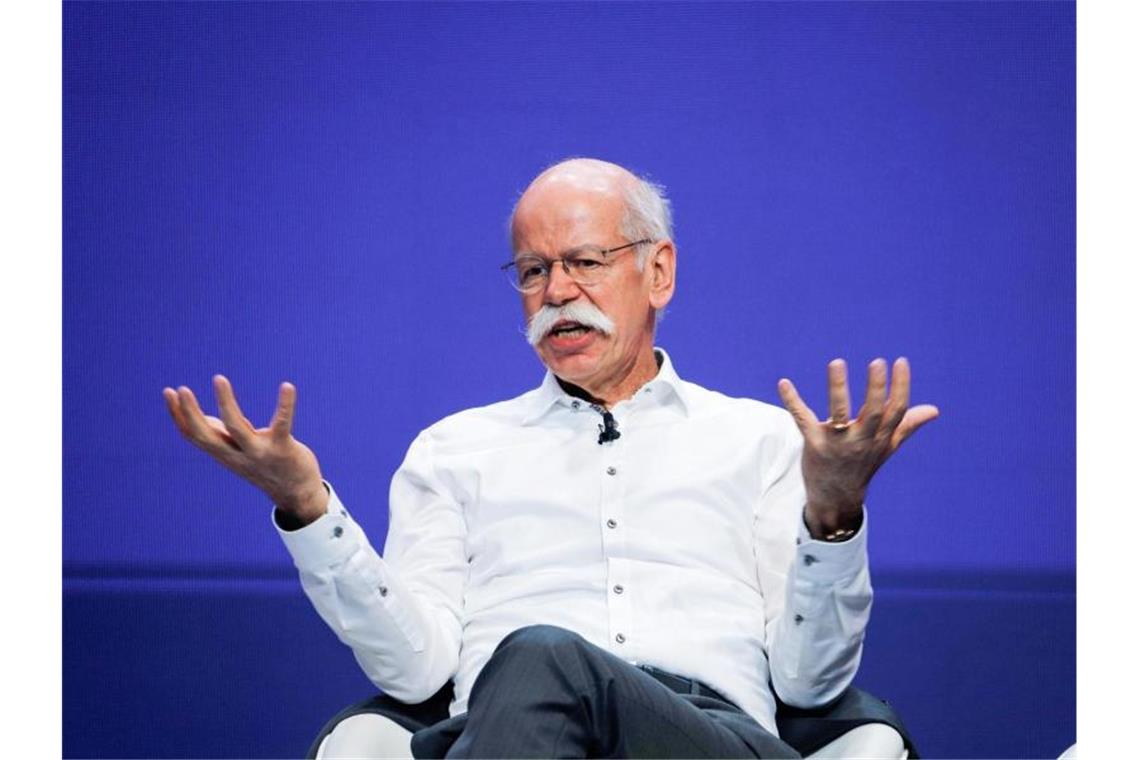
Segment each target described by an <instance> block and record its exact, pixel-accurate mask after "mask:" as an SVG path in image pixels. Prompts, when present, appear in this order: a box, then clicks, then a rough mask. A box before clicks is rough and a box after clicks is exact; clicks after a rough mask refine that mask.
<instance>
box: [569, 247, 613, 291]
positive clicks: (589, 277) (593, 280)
mask: <svg viewBox="0 0 1140 760" xmlns="http://www.w3.org/2000/svg"><path fill="white" fill-rule="evenodd" d="M565 261H566V266H567V267H568V268H569V269H570V276H571V277H573V278H574V281H575V282H577V283H578V284H579V285H597V284H598V283H599V282H600V281H601V279H602V275H603V274H604V273H605V271H606V260H605V257H604V256H603V255H602V254H601V252H600V251H582V252H580V253H576V254H574V255H573V256H567V257H566V259H565Z"/></svg>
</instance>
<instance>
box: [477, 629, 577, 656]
mask: <svg viewBox="0 0 1140 760" xmlns="http://www.w3.org/2000/svg"><path fill="white" fill-rule="evenodd" d="M585 646H588V644H587V642H586V640H585V639H584V638H582V637H581V636H579V635H578V634H577V633H574V632H573V631H570V630H567V629H566V628H559V627H558V626H556V625H528V626H525V627H523V628H519V629H518V630H515V631H511V632H510V633H508V634H507V635H506V637H504V638H503V640H502V641H500V642H499V646H497V647H495V652H494V654H495V655H498V654H499V653H501V652H506V651H508V650H509V651H510V652H512V653H515V654H529V655H542V654H544V653H554V652H564V651H572V650H576V649H581V648H583V647H585ZM493 656H494V655H493Z"/></svg>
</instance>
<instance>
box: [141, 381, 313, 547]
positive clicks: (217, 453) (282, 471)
mask: <svg viewBox="0 0 1140 760" xmlns="http://www.w3.org/2000/svg"><path fill="white" fill-rule="evenodd" d="M214 395H215V396H217V399H218V410H219V413H220V414H221V419H218V418H217V417H212V416H209V415H205V414H202V409H201V408H200V407H199V406H198V400H197V399H196V398H194V392H193V391H191V390H190V389H189V388H187V387H186V386H181V387H179V388H178V390H177V391H176V390H174V389H173V388H164V389H163V390H162V396H163V398H165V399H166V408H167V409H168V410H169V412H170V416H171V417H172V418H174V424H175V425H177V426H178V430H179V431H180V432H181V433H182V435H183V436H185V437H186V438H187V440H189V441H190V442H191V443H193V444H194V445H195V446H197V447H198V448H200V449H202V450H203V451H205V452H206V453H207V454H209V455H210V456H212V457H213V458H214V459H216V460H218V461H219V462H221V463H222V465H224V466H225V467H227V468H228V469H230V470H232V471H233V472H235V473H237V474H238V475H240V476H241V477H243V478H245V479H246V480H248V481H249V482H250V483H252V484H253V485H255V486H257V487H258V488H260V489H261V490H262V491H264V492H265V494H266V495H267V496H268V497H269V498H270V499H272V500H273V503H274V504H276V505H277V507H278V509H279V510H280V511H281V512H282V513H283V516H284V517H285V518H286V521H287V522H289V523H291V524H290V525H286V526H285V527H299V526H300V525H304V524H307V523H309V522H312V521H313V520H316V519H317V518H318V517H320V516H321V515H323V514H324V513H325V510H326V509H327V506H328V491H327V490H325V487H324V483H322V482H321V468H320V465H319V464H318V463H317V457H316V455H314V454H313V452H312V450H310V449H309V447H308V446H306V445H305V444H303V443H301V442H300V441H298V440H297V439H296V438H294V437H293V434H292V428H293V411H294V408H295V407H296V403H297V389H296V388H294V387H293V385H292V384H290V383H282V384H281V389H280V390H279V391H278V395H277V410H276V412H274V414H273V419H272V420H271V421H270V423H269V427H264V428H254V426H253V424H252V423H251V422H250V421H249V420H248V419H246V417H245V415H243V414H242V411H241V408H240V407H239V406H238V402H237V398H235V396H234V391H233V388H232V387H231V386H230V382H229V380H227V379H226V378H225V377H223V376H222V375H214Z"/></svg>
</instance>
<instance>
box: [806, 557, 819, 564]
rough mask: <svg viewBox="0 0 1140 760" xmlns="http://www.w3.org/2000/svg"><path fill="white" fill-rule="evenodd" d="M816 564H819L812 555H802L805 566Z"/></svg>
mask: <svg viewBox="0 0 1140 760" xmlns="http://www.w3.org/2000/svg"><path fill="white" fill-rule="evenodd" d="M816 562H819V560H818V559H816V558H815V555H814V554H805V555H804V564H805V565H814V564H815V563H816Z"/></svg>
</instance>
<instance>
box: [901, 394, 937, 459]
mask: <svg viewBox="0 0 1140 760" xmlns="http://www.w3.org/2000/svg"><path fill="white" fill-rule="evenodd" d="M937 418H938V407H936V406H931V405H930V404H920V405H919V406H916V407H913V408H911V409H907V411H906V414H905V415H903V418H902V422H900V423H899V426H898V427H897V428H895V432H894V435H892V436H891V450H892V451H894V450H895V449H897V448H898V447H899V446H901V445H902V442H903V441H905V440H906V439H907V438H910V437H911V435H913V434H914V432H915V431H916V430H918V429H919V428H920V427H922V426H923V425H925V424H926V423H928V422H930V421H931V420H935V419H937Z"/></svg>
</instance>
